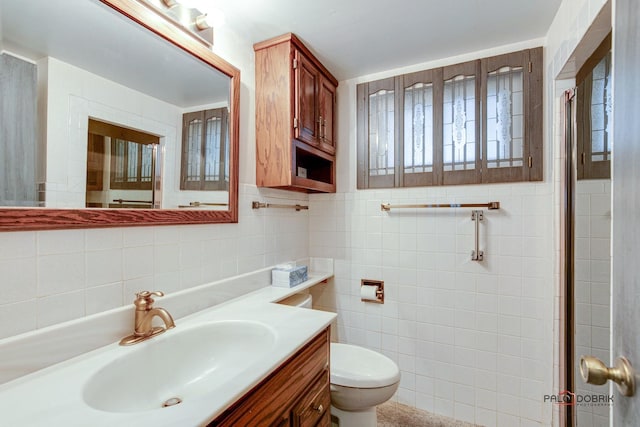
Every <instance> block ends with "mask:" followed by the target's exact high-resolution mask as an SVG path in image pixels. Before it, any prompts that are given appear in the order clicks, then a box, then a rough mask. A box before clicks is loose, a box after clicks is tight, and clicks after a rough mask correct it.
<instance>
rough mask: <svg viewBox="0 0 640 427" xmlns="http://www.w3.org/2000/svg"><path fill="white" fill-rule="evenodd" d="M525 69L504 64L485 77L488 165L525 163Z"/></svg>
mask: <svg viewBox="0 0 640 427" xmlns="http://www.w3.org/2000/svg"><path fill="white" fill-rule="evenodd" d="M523 82H524V71H523V69H522V67H503V68H500V69H499V70H497V71H493V72H490V73H489V74H488V76H487V100H486V108H487V114H486V118H487V119H486V120H487V122H486V123H485V125H486V126H487V141H486V144H487V151H486V153H487V154H486V155H487V167H489V168H500V167H514V166H515V167H521V166H522V165H523V164H524V152H523V149H524V84H523Z"/></svg>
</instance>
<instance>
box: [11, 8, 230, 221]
mask: <svg viewBox="0 0 640 427" xmlns="http://www.w3.org/2000/svg"><path fill="white" fill-rule="evenodd" d="M120 3H122V4H126V3H127V2H120ZM128 3H131V2H128ZM0 19H1V20H0V30H1V33H0V51H1V52H2V56H1V58H2V60H1V61H0V74H2V75H3V76H4V75H5V74H7V75H9V76H10V79H9V80H7V82H9V81H10V84H9V83H8V84H5V80H4V78H3V84H2V88H1V89H0V91H1V93H0V97H1V98H2V99H3V103H4V104H5V105H6V107H7V108H4V107H3V111H2V118H0V126H1V127H2V128H1V129H0V147H1V148H0V160H1V161H2V164H5V165H12V167H7V168H5V169H4V170H3V176H2V180H1V181H2V184H0V190H1V191H0V205H2V206H42V207H48V208H83V207H100V208H109V207H118V208H138V209H139V208H169V209H172V208H173V209H175V208H178V207H180V206H185V205H186V206H191V207H193V206H195V205H194V202H199V205H198V206H197V207H198V208H200V209H219V210H227V209H228V204H229V193H228V191H229V176H230V171H229V164H230V158H229V155H230V150H229V126H228V124H227V117H228V116H229V109H230V92H231V79H230V77H229V76H228V75H226V74H224V73H222V72H220V71H217V70H215V69H214V68H212V67H211V66H210V65H208V64H206V63H204V62H203V61H201V60H199V59H198V58H196V57H194V56H192V55H190V54H188V53H186V52H184V51H183V50H181V49H179V48H177V47H176V46H173V45H172V44H170V43H167V42H166V40H163V39H162V38H160V37H158V36H157V35H155V34H153V33H152V32H150V31H148V30H146V29H144V28H143V27H141V26H140V25H138V24H136V23H134V22H133V21H131V20H129V19H125V18H124V17H122V16H120V15H119V14H118V13H116V12H115V11H114V10H112V9H111V8H110V7H108V6H107V5H105V4H102V3H101V2H100V1H98V0H89V1H88V0H50V1H46V2H43V1H41V0H0ZM193 111H201V112H205V111H206V112H211V111H215V117H216V120H217V121H216V123H215V124H213V125H212V126H217V128H216V129H215V132H217V133H216V134H215V136H214V134H211V133H207V132H205V131H208V130H209V129H208V128H203V129H202V131H201V134H202V137H203V138H205V137H206V138H208V139H207V140H206V141H205V140H204V139H203V140H202V145H200V148H199V149H200V151H201V152H200V159H201V160H198V162H200V163H199V166H197V165H196V163H198V162H194V159H196V157H194V156H196V155H197V153H196V152H195V151H193V150H192V149H193V148H195V145H193V146H190V148H188V150H187V151H189V153H190V154H189V156H187V158H188V159H191V163H190V165H191V168H192V169H189V172H188V173H185V166H184V161H183V160H182V159H181V158H182V157H183V156H182V155H181V154H182V153H183V148H182V146H181V145H182V140H183V138H184V136H183V135H182V132H183V127H182V118H183V115H185V114H192V113H191V112H193ZM90 118H93V119H96V120H98V121H100V122H103V123H109V124H112V125H114V126H115V127H119V128H121V129H128V130H130V131H132V132H138V133H140V134H147V135H151V136H153V138H155V142H140V141H136V140H134V139H126V138H124V139H123V138H118V137H116V136H113V135H107V134H105V133H104V132H102V133H100V132H98V133H96V132H92V130H91V124H90V122H91V120H90ZM207 119H208V118H207ZM207 126H209V125H207ZM87 135H89V138H88V139H87ZM91 135H93V136H91ZM100 136H102V137H103V140H102V141H101V138H100ZM139 144H142V145H139ZM90 149H91V150H90ZM216 150H217V151H216ZM114 153H118V155H117V156H115V157H114V156H113V154H114ZM154 153H155V154H154ZM161 153H164V155H162V156H161ZM194 168H199V170H198V171H197V172H198V174H199V175H198V180H197V181H189V182H190V184H194V182H196V183H197V184H198V185H195V184H194V185H184V184H185V181H184V180H183V178H181V175H183V176H185V175H188V176H189V180H192V179H193V177H194V176H195V175H193V174H191V171H192V170H194ZM152 178H153V179H152ZM100 185H102V189H100ZM206 203H210V204H212V205H213V206H208V205H205V204H206Z"/></svg>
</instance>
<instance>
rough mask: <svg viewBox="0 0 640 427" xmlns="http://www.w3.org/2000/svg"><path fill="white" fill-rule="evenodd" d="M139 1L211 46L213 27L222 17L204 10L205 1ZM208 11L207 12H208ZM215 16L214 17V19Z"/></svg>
mask: <svg viewBox="0 0 640 427" xmlns="http://www.w3.org/2000/svg"><path fill="white" fill-rule="evenodd" d="M138 1H139V2H140V3H143V4H145V5H147V6H148V7H151V8H152V9H153V10H154V11H155V12H156V13H158V14H160V15H161V16H163V17H165V18H166V19H168V20H170V21H173V22H174V23H175V24H177V25H178V26H180V27H181V28H182V29H184V30H185V32H186V33H187V34H190V35H192V36H194V37H195V38H196V39H197V40H199V41H201V42H203V43H205V44H206V45H207V46H213V27H214V25H217V26H220V25H221V23H222V22H224V17H222V15H221V14H220V16H217V15H218V13H217V11H215V13H211V12H212V11H204V10H203V9H205V7H204V6H203V5H205V6H206V3H198V2H194V1H188V0H138ZM208 12H209V13H208ZM214 17H215V19H214Z"/></svg>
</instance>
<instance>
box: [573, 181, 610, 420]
mask: <svg viewBox="0 0 640 427" xmlns="http://www.w3.org/2000/svg"><path fill="white" fill-rule="evenodd" d="M576 193H577V194H576V220H577V221H578V222H580V223H581V224H583V226H581V227H576V242H577V244H576V256H575V258H576V261H575V262H576V263H575V272H576V283H575V292H576V316H575V322H576V359H575V362H574V363H575V378H576V392H577V393H579V394H590V395H591V394H606V393H607V391H606V389H605V390H603V388H602V387H598V386H592V385H589V384H584V382H583V381H582V377H581V376H580V369H579V366H580V363H579V361H580V356H582V355H593V356H596V357H598V358H600V359H601V360H603V361H609V360H610V314H611V283H610V274H611V268H610V265H611V239H610V237H611V231H610V230H611V181H610V180H589V181H578V183H577V186H576ZM578 249H579V250H578ZM577 414H578V423H579V425H581V426H587V427H591V426H608V425H609V412H608V407H604V408H602V407H591V406H581V407H579V408H578V409H577Z"/></svg>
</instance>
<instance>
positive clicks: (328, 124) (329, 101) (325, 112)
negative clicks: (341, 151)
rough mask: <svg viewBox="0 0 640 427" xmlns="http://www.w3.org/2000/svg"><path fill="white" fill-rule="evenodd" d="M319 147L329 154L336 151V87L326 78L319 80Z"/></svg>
mask: <svg viewBox="0 0 640 427" xmlns="http://www.w3.org/2000/svg"><path fill="white" fill-rule="evenodd" d="M319 97H320V108H319V109H320V112H319V117H318V120H319V124H320V132H319V133H320V149H321V150H322V151H325V152H327V153H329V154H334V153H335V152H336V142H335V129H334V123H335V105H336V87H335V86H334V85H333V83H331V82H330V81H329V80H327V79H324V78H323V79H321V81H320V94H319Z"/></svg>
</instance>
